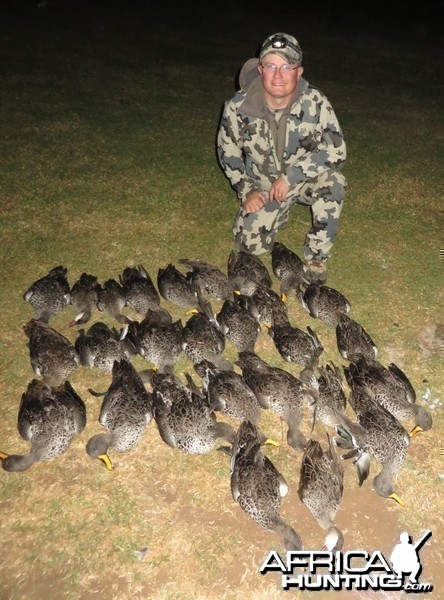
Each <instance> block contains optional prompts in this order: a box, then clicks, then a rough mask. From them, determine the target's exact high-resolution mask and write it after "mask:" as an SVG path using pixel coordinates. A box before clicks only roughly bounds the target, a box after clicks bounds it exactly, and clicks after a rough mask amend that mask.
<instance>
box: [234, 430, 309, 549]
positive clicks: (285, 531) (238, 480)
mask: <svg viewBox="0 0 444 600" xmlns="http://www.w3.org/2000/svg"><path fill="white" fill-rule="evenodd" d="M262 444H263V435H262V434H261V432H260V431H259V429H258V428H257V426H256V425H254V424H253V423H251V422H250V421H243V422H242V423H241V424H240V426H239V429H238V431H237V433H236V438H235V441H234V444H233V449H232V456H231V494H232V496H233V500H234V501H235V502H237V503H238V504H239V506H240V507H241V509H242V510H243V511H244V512H245V513H247V515H249V516H250V517H251V518H252V519H253V520H254V521H255V522H256V523H257V524H258V525H260V526H261V527H263V528H264V529H265V530H267V531H270V532H273V533H276V534H277V535H279V537H280V540H281V542H282V545H283V547H284V548H285V550H287V551H291V550H301V549H302V541H301V538H300V536H299V534H298V533H297V532H296V531H295V530H294V529H293V528H292V527H291V526H290V525H288V524H287V523H286V522H285V521H284V519H283V518H282V517H281V514H280V511H281V504H282V499H283V498H284V497H285V496H286V495H287V493H288V484H287V482H286V480H285V478H284V477H283V475H282V474H281V473H280V472H279V471H278V470H277V468H276V467H275V465H274V464H273V463H272V461H271V460H270V459H269V458H268V457H267V456H266V455H265V454H264V453H263V452H262V449H261V445H262Z"/></svg>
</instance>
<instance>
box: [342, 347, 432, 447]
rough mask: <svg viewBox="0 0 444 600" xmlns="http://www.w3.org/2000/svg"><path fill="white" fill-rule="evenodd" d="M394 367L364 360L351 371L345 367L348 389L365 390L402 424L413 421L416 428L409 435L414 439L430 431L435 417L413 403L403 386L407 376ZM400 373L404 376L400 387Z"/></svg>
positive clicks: (408, 392)
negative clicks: (351, 387)
mask: <svg viewBox="0 0 444 600" xmlns="http://www.w3.org/2000/svg"><path fill="white" fill-rule="evenodd" d="M395 367H396V365H394V364H393V363H392V364H391V368H386V367H384V366H383V365H382V364H381V363H380V362H378V361H377V360H367V359H365V358H364V357H361V358H360V359H359V360H357V361H356V363H354V364H353V363H352V364H350V366H349V367H348V368H345V367H344V371H345V373H346V377H347V381H349V382H350V383H349V385H351V386H353V387H355V386H363V387H364V388H366V389H367V390H369V391H370V392H371V394H372V395H373V397H374V399H375V400H376V401H377V402H378V403H379V404H381V405H382V406H384V408H386V409H387V410H388V411H389V412H390V413H391V414H392V415H393V416H395V417H396V418H397V419H398V420H399V421H401V422H404V421H413V422H414V426H413V429H412V430H411V432H410V436H411V437H413V436H414V435H416V434H417V433H418V432H419V431H428V430H429V429H431V427H432V417H431V415H430V413H429V412H428V411H427V410H426V409H425V408H424V407H423V406H421V405H419V404H416V403H415V402H412V401H411V400H410V398H411V397H412V395H411V394H410V387H409V386H407V387H406V386H405V385H404V382H405V380H406V376H405V374H404V373H403V372H402V371H401V370H400V369H399V368H398V367H396V369H395ZM399 372H401V373H403V379H402V383H401V384H400V375H399ZM394 373H396V374H394Z"/></svg>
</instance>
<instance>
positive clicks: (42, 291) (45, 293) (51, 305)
mask: <svg viewBox="0 0 444 600" xmlns="http://www.w3.org/2000/svg"><path fill="white" fill-rule="evenodd" d="M67 273H68V269H67V268H66V267H64V266H62V265H59V266H58V267H54V268H53V269H51V270H50V271H49V273H47V274H46V275H45V276H44V277H42V278H41V279H37V281H34V283H33V284H32V285H31V287H30V288H29V289H28V290H27V291H26V292H25V293H24V294H23V299H24V300H25V301H26V302H29V304H30V305H31V306H32V308H33V310H34V315H35V318H36V319H37V320H38V321H42V322H43V323H46V324H48V323H49V321H50V320H51V319H52V318H53V317H54V316H55V315H58V314H59V313H60V312H61V311H62V310H63V309H64V308H65V307H66V306H68V304H69V302H70V288H69V283H68V279H67Z"/></svg>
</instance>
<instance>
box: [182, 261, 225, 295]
mask: <svg viewBox="0 0 444 600" xmlns="http://www.w3.org/2000/svg"><path fill="white" fill-rule="evenodd" d="M179 262H180V263H181V264H183V265H185V266H186V267H188V269H189V271H188V273H187V279H188V280H189V281H190V282H191V283H192V285H193V286H194V287H196V288H199V290H200V292H201V293H202V294H208V295H210V296H212V297H213V298H216V299H217V300H222V301H223V300H226V299H227V298H231V296H232V292H231V290H230V286H229V285H228V276H227V274H226V273H224V272H223V271H221V270H220V269H219V268H218V267H215V266H213V265H210V264H209V263H206V262H204V261H202V260H199V259H194V260H193V259H189V258H181V259H180V260H179Z"/></svg>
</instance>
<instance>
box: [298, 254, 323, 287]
mask: <svg viewBox="0 0 444 600" xmlns="http://www.w3.org/2000/svg"><path fill="white" fill-rule="evenodd" d="M305 265H306V267H307V270H306V271H305V275H304V281H305V282H306V283H307V284H310V283H319V284H323V283H325V282H326V281H327V263H326V261H325V260H316V259H313V258H312V259H310V260H307V261H306V263H305Z"/></svg>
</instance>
